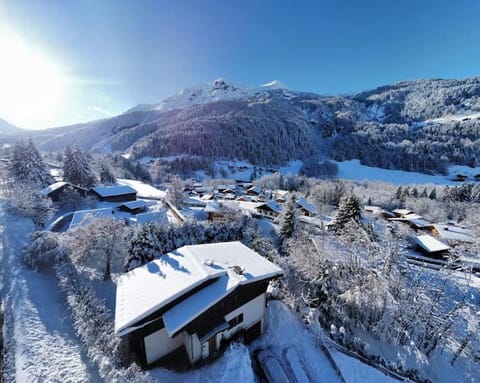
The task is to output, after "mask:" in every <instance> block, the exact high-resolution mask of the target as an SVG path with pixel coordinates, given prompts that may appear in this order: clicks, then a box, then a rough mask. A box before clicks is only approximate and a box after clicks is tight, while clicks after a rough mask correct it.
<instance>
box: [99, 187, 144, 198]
mask: <svg viewBox="0 0 480 383" xmlns="http://www.w3.org/2000/svg"><path fill="white" fill-rule="evenodd" d="M92 190H93V191H94V192H95V193H97V194H98V195H100V196H102V197H112V196H117V195H125V194H132V193H136V190H135V189H133V188H131V187H130V186H127V185H115V186H96V187H94V188H92Z"/></svg>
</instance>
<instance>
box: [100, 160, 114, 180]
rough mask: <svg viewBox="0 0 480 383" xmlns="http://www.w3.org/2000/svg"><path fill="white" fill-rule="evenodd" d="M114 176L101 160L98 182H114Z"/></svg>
mask: <svg viewBox="0 0 480 383" xmlns="http://www.w3.org/2000/svg"><path fill="white" fill-rule="evenodd" d="M115 181H116V180H115V176H114V175H113V173H112V169H111V168H110V166H108V164H106V163H105V162H102V163H101V165H100V182H101V183H102V184H105V185H109V184H114V183H115Z"/></svg>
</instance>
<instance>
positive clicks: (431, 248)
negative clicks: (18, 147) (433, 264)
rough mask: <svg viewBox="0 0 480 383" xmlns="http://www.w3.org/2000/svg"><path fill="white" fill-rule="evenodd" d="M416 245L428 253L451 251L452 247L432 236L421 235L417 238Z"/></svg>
mask: <svg viewBox="0 0 480 383" xmlns="http://www.w3.org/2000/svg"><path fill="white" fill-rule="evenodd" d="M415 243H416V244H417V245H418V246H420V247H421V248H422V249H423V250H425V251H426V252H428V253H436V252H439V251H447V250H450V246H448V245H446V244H445V243H443V242H440V241H439V240H438V239H435V238H433V237H432V236H431V235H419V236H418V237H416V238H415Z"/></svg>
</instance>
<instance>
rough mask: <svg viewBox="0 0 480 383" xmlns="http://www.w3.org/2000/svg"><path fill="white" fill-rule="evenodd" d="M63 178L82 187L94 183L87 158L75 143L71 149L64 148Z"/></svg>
mask: <svg viewBox="0 0 480 383" xmlns="http://www.w3.org/2000/svg"><path fill="white" fill-rule="evenodd" d="M63 179H64V181H67V182H71V183H72V184H74V185H79V186H84V187H89V186H92V185H93V184H94V183H95V177H94V175H93V173H92V170H91V168H90V164H89V161H88V158H87V156H86V155H85V153H84V152H83V151H82V149H81V148H80V146H78V145H77V144H75V145H74V146H73V149H70V148H69V147H67V148H65V153H64V159H63Z"/></svg>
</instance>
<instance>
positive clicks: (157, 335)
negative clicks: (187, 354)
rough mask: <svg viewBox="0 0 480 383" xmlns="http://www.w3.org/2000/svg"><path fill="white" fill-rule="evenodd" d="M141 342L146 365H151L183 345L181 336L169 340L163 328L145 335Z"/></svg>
mask: <svg viewBox="0 0 480 383" xmlns="http://www.w3.org/2000/svg"><path fill="white" fill-rule="evenodd" d="M143 341H144V347H145V358H146V362H147V364H151V363H153V362H155V361H157V360H158V359H160V358H161V357H163V356H165V355H167V354H169V353H170V352H172V351H174V350H176V349H177V348H178V347H180V346H182V345H183V343H184V337H183V334H179V335H177V336H175V337H173V338H170V337H169V336H168V333H167V330H166V329H165V328H163V329H161V330H158V331H155V332H153V333H151V334H150V335H147V336H146V337H145V338H144V339H143Z"/></svg>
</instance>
